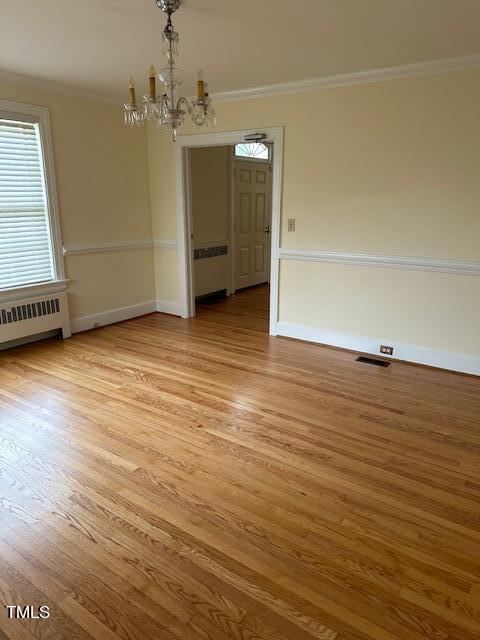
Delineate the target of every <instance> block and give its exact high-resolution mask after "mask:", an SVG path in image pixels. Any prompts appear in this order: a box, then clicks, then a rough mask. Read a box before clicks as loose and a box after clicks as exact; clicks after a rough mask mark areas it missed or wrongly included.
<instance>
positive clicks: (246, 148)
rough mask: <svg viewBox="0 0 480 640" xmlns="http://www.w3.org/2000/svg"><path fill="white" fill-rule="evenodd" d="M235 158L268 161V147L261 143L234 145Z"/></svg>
mask: <svg viewBox="0 0 480 640" xmlns="http://www.w3.org/2000/svg"><path fill="white" fill-rule="evenodd" d="M235 156H236V157H237V158H251V159H252V160H270V146H269V145H267V144H265V143H263V142H242V143H240V144H236V145H235Z"/></svg>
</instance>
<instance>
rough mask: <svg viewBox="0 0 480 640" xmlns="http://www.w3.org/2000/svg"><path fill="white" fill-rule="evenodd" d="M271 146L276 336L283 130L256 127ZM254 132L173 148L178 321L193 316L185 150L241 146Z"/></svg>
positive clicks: (189, 138) (187, 141)
mask: <svg viewBox="0 0 480 640" xmlns="http://www.w3.org/2000/svg"><path fill="white" fill-rule="evenodd" d="M260 130H261V131H262V132H263V133H266V135H267V138H266V140H267V142H271V143H273V154H272V228H271V239H270V243H271V246H270V327H269V331H270V335H277V323H278V287H279V267H280V262H279V252H280V216H281V202H282V180H283V127H267V128H264V127H260ZM255 131H258V128H253V129H244V130H242V131H226V132H219V133H206V134H205V133H203V134H194V135H180V136H179V137H178V139H177V142H176V144H175V151H174V154H175V158H174V159H175V170H176V171H175V172H176V176H177V225H178V266H179V282H180V309H181V315H182V318H192V317H193V316H194V315H195V291H194V286H193V243H192V229H193V223H192V207H191V188H190V186H191V185H190V163H189V162H188V149H190V148H192V147H214V146H233V145H235V144H237V143H239V142H243V141H244V139H245V136H246V135H248V134H251V133H252V132H255Z"/></svg>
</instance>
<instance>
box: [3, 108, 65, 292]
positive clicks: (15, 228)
mask: <svg viewBox="0 0 480 640" xmlns="http://www.w3.org/2000/svg"><path fill="white" fill-rule="evenodd" d="M10 106H13V107H14V108H15V112H13V111H11V110H10V109H9V108H8V107H10ZM5 107H7V108H5ZM43 127H45V128H46V129H47V131H45V130H42V128H43ZM47 133H48V134H49V129H48V112H47V111H46V110H45V109H42V108H40V107H28V106H27V105H19V104H15V103H6V102H2V101H0V291H1V290H5V289H15V288H18V287H24V286H28V285H33V284H40V283H45V282H51V281H53V280H58V279H59V278H61V277H63V264H62V263H61V257H60V256H59V255H58V249H59V246H58V245H59V243H58V241H57V238H59V234H58V225H57V224H56V220H54V215H55V212H54V211H51V208H52V207H53V206H54V198H53V192H52V189H53V187H52V185H50V184H48V183H49V180H48V179H47V178H48V177H51V180H52V181H53V175H50V176H48V174H49V173H50V174H52V172H53V166H52V163H51V162H50V163H47V162H46V161H45V157H44V152H43V148H44V140H46V134H47ZM59 271H61V273H59Z"/></svg>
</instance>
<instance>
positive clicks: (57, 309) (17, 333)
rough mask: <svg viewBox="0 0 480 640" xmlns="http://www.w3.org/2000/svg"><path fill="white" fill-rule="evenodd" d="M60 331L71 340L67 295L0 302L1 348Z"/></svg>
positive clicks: (45, 295) (49, 294)
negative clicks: (40, 334)
mask: <svg viewBox="0 0 480 640" xmlns="http://www.w3.org/2000/svg"><path fill="white" fill-rule="evenodd" d="M52 329H61V330H62V337H63V338H69V337H70V335H71V331H70V316H69V312H68V300H67V294H66V292H52V293H46V294H43V295H41V296H40V295H39V296H35V297H31V298H22V299H19V300H14V301H9V302H5V301H2V302H0V344H1V343H3V342H9V341H10V340H17V339H18V338H26V337H29V336H34V335H36V334H38V333H44V332H46V331H51V330H52Z"/></svg>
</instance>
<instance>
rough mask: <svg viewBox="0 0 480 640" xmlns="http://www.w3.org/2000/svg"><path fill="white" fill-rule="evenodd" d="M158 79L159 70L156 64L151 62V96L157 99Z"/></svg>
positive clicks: (149, 74) (149, 80) (149, 71)
mask: <svg viewBox="0 0 480 640" xmlns="http://www.w3.org/2000/svg"><path fill="white" fill-rule="evenodd" d="M156 80H157V71H156V69H155V65H153V64H151V65H150V68H149V70H148V82H149V85H150V98H152V99H153V100H156V99H157V87H156Z"/></svg>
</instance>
